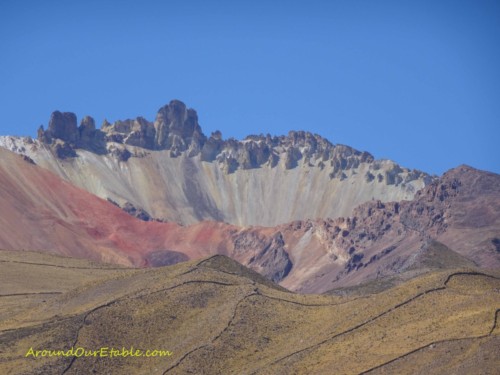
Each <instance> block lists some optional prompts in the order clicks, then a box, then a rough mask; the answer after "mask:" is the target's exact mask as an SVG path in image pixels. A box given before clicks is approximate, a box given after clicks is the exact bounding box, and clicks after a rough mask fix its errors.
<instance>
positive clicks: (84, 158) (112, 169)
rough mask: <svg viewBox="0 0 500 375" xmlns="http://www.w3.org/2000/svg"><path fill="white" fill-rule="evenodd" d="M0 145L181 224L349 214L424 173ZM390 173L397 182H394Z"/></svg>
mask: <svg viewBox="0 0 500 375" xmlns="http://www.w3.org/2000/svg"><path fill="white" fill-rule="evenodd" d="M0 146H2V147H4V148H7V149H9V150H11V151H14V152H17V153H19V154H24V155H26V156H28V157H30V158H31V159H33V160H34V162H35V163H37V164H38V165H40V166H42V167H44V168H47V169H49V170H51V171H52V172H54V173H56V174H57V175H59V176H61V177H62V178H64V179H66V180H67V181H69V182H71V183H73V184H75V185H77V186H79V187H81V188H83V189H85V190H87V191H89V192H91V193H93V194H95V195H97V196H99V197H101V198H103V199H110V200H112V201H114V202H116V203H118V204H119V205H120V206H123V205H124V204H125V203H126V202H130V203H131V204H132V205H134V206H135V207H137V208H142V209H144V210H146V211H147V212H148V213H149V214H150V215H151V216H152V217H154V218H158V219H163V220H168V221H175V222H178V223H181V224H185V225H188V224H192V223H196V222H199V221H202V220H217V221H224V222H228V223H231V224H236V225H240V226H250V225H258V226H275V225H278V224H283V223H288V222H291V221H294V220H304V219H315V218H337V217H341V216H349V215H350V214H351V211H352V210H353V209H354V208H355V207H356V206H358V205H359V204H361V203H363V202H366V201H370V200H381V201H401V200H409V199H412V198H413V196H414V194H415V193H416V191H417V190H419V189H421V188H422V187H424V186H425V182H426V181H425V179H426V178H428V176H427V177H425V176H423V175H418V176H417V177H416V178H414V177H411V173H412V171H410V170H408V169H405V168H401V167H399V166H397V165H396V164H395V163H394V162H392V161H389V160H384V161H374V162H373V161H372V162H361V163H360V164H359V165H358V166H357V167H355V168H351V169H346V170H345V171H344V176H342V178H339V177H332V176H331V168H328V167H324V168H320V166H319V163H320V162H319V160H316V161H314V160H312V161H311V160H308V161H305V160H304V159H300V160H298V162H297V166H295V167H293V168H289V169H287V168H286V167H285V162H286V160H285V159H286V152H282V153H281V154H279V161H278V163H277V164H276V165H274V166H271V165H266V164H264V165H262V166H261V167H259V168H250V169H236V170H235V171H234V172H233V173H227V171H226V170H225V169H224V168H223V164H222V163H219V162H215V161H213V162H206V161H201V159H200V155H199V154H198V155H196V156H191V157H190V156H188V154H187V153H182V154H181V155H180V156H177V157H172V156H171V153H170V152H169V151H168V150H147V149H143V148H140V147H134V146H129V145H124V144H118V143H116V144H114V143H108V144H107V148H108V149H112V148H115V149H116V148H119V149H120V148H121V149H124V148H126V149H127V150H129V151H130V153H131V154H132V156H131V157H130V158H129V159H128V160H127V161H121V160H120V158H118V157H116V156H115V155H113V154H112V153H107V154H102V155H100V154H96V153H93V152H91V151H86V150H83V149H77V150H76V153H77V155H78V156H77V157H74V158H66V159H60V158H57V157H56V156H55V155H54V154H53V153H52V152H51V151H50V150H49V148H48V147H47V146H46V145H45V144H42V143H41V142H39V141H38V140H33V139H31V138H22V137H10V136H2V137H0ZM368 173H369V174H371V175H372V176H373V178H372V179H371V180H370V179H369V178H367V174H368ZM379 175H380V178H379V177H378V176H379ZM394 175H397V176H398V177H397V181H396V182H393V181H392V182H391V181H390V180H391V179H392V178H393V177H391V176H394Z"/></svg>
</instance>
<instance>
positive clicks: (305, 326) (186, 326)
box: [0, 250, 500, 374]
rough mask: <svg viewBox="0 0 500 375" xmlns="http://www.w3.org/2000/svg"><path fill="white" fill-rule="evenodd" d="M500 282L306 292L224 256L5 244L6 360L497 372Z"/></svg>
mask: <svg viewBox="0 0 500 375" xmlns="http://www.w3.org/2000/svg"><path fill="white" fill-rule="evenodd" d="M499 288H500V274H499V273H498V272H495V273H492V272H482V271H481V272H480V271H478V270H475V269H460V270H438V271H433V272H430V273H427V274H425V275H421V276H419V277H416V278H414V279H412V280H410V281H406V282H405V283H402V284H401V285H399V286H396V287H393V288H390V289H388V290H386V291H383V292H381V293H378V294H364V295H362V296H335V295H330V296H327V295H299V294H294V293H291V292H288V291H286V290H284V289H283V288H280V287H278V286H276V285H274V284H272V283H270V282H269V281H267V280H265V279H264V278H262V277H261V276H260V275H258V274H256V273H255V272H252V271H251V270H249V269H246V268H244V267H242V266H241V265H239V264H238V263H236V262H235V261H233V260H231V259H230V258H227V257H225V256H213V257H208V258H204V259H199V260H196V261H189V262H184V263H180V264H177V265H174V266H170V267H161V268H155V269H151V268H149V269H131V268H125V267H116V266H114V267H113V266H110V265H104V264H96V263H92V262H89V261H85V260H76V259H73V258H65V257H60V256H54V255H48V254H42V253H33V252H19V251H4V250H1V251H0V300H1V301H2V304H0V372H1V373H5V374H81V373H85V374H88V373H90V374H92V373H97V374H100V373H106V374H190V373H204V374H220V373H225V374H289V373H293V374H331V373H332V369H334V370H335V372H338V373H342V374H354V373H356V374H384V373H394V374H395V373H397V374H400V373H412V374H451V373H452V374H476V373H484V374H493V373H495V372H496V370H497V369H498V366H499V365H500V362H499V357H498V355H497V354H498V347H499V344H500V340H499V338H500V332H499V324H498V319H499V315H500V314H499V313H500V302H499V298H498V290H499ZM72 349H73V353H75V354H78V353H82V352H83V353H84V352H85V351H87V354H88V355H87V356H85V355H82V356H73V355H71V353H70V351H71V350H72ZM137 350H139V351H140V352H137ZM37 351H38V352H39V353H38V357H35V355H36V353H37ZM52 351H53V352H54V354H56V353H57V351H60V352H62V354H67V356H65V355H62V354H61V355H59V356H56V355H53V356H50V355H49V354H50V352H52ZM148 351H149V352H148ZM154 351H157V352H154ZM159 351H161V352H162V354H163V356H162V357H160V356H159V354H160V352H159ZM94 352H96V353H97V354H96V355H94V354H93V353H94ZM127 352H128V353H127ZM112 353H118V354H121V355H118V356H116V354H113V355H114V356H113V357H111V354H112ZM130 353H134V354H135V355H139V354H141V355H146V353H149V355H151V354H157V356H153V357H145V356H131V355H130ZM124 354H128V355H127V356H124ZM100 355H103V356H102V357H101V356H100Z"/></svg>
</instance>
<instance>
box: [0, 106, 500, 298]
mask: <svg viewBox="0 0 500 375" xmlns="http://www.w3.org/2000/svg"><path fill="white" fill-rule="evenodd" d="M120 134H121V135H120ZM158 134H163V136H159V135H158ZM139 140H140V141H139ZM0 141H1V142H2V145H4V146H5V147H6V148H8V149H11V150H13V151H15V152H17V153H18V154H20V155H15V154H13V153H11V152H9V151H7V150H5V149H1V148H0V172H1V174H0V189H1V191H2V194H1V195H0V207H1V208H2V213H3V214H2V215H1V218H0V220H2V227H1V229H0V246H1V247H2V248H4V249H17V250H20V249H29V250H37V251H45V252H52V253H58V254H63V255H68V256H73V257H78V258H87V259H92V260H95V261H105V262H113V263H117V264H121V265H127V266H135V267H148V266H154V267H156V266H163V265H170V264H174V263H177V262H180V261H187V260H190V259H197V258H201V257H204V256H209V255H214V254H222V255H227V256H230V257H232V258H233V259H235V260H237V261H239V262H240V263H242V264H243V265H245V266H248V267H250V268H252V269H253V270H255V271H257V272H259V273H261V274H262V275H264V276H265V277H267V278H268V279H270V280H273V281H275V282H279V283H280V285H282V286H284V287H286V288H288V289H290V290H294V291H299V292H302V293H323V292H327V291H329V290H331V289H334V288H341V287H342V288H347V287H353V286H356V285H360V284H362V283H366V282H369V281H371V280H374V279H377V280H391V281H390V283H389V284H391V285H392V284H393V283H394V282H396V281H397V282H403V281H404V280H406V279H408V278H409V277H414V276H415V275H417V274H419V273H422V272H425V271H428V270H430V269H436V268H441V269H442V268H449V269H453V268H456V267H464V266H476V267H480V268H486V269H488V268H498V267H499V266H500V250H499V249H500V247H499V246H500V245H499V243H500V215H499V212H500V176H499V175H496V174H493V173H488V172H484V171H479V170H476V169H474V168H471V167H468V166H459V167H457V168H455V169H452V170H450V171H448V172H447V173H445V174H444V175H443V176H442V177H440V178H436V177H434V178H431V177H430V176H428V175H426V174H425V173H422V172H417V171H410V170H407V169H404V168H402V167H399V166H397V164H395V163H393V162H391V161H375V160H373V158H372V157H371V156H370V155H369V154H367V153H361V152H358V151H355V150H353V149H351V148H349V147H347V146H339V145H333V144H331V143H330V142H328V141H326V140H324V139H323V138H321V137H319V136H317V135H311V134H309V133H305V132H292V133H290V134H289V136H287V137H270V136H252V137H247V139H245V140H244V141H241V142H238V141H235V140H227V141H224V140H222V137H221V135H220V134H213V135H212V136H211V137H210V138H207V137H205V136H204V135H203V132H202V131H201V128H200V127H199V125H198V122H197V115H196V112H194V111H193V110H191V109H187V108H186V107H185V105H184V104H182V103H180V102H178V101H173V102H171V103H170V104H168V105H167V106H165V107H162V108H161V109H160V111H159V113H158V115H157V119H156V121H155V122H154V123H149V122H147V121H146V120H144V119H141V118H139V119H136V120H133V121H132V120H127V121H121V122H120V121H118V122H115V123H114V124H109V123H106V122H105V124H103V127H102V128H101V129H100V130H97V129H95V125H94V121H93V120H92V119H91V118H90V117H88V116H87V117H85V118H84V119H83V120H82V122H81V124H80V126H79V127H77V125H76V116H75V115H73V114H71V113H61V112H55V113H54V114H53V115H52V117H51V120H50V122H49V126H48V128H47V130H44V129H43V128H40V129H39V139H38V140H32V139H30V138H16V137H8V136H5V137H2V138H1V139H0ZM215 141H217V142H216V143H217V145H219V146H217V147H215V149H213V147H212V146H213V143H214V142H215ZM61 150H62V151H61ZM64 150H66V151H64ZM209 150H212V151H211V152H209ZM213 150H216V151H213ZM207 153H208V154H210V155H212V156H211V157H208V156H207ZM259 155H260V156H259ZM262 155H266V158H267V159H266V158H264V157H263V156H262ZM290 155H295V156H294V158H295V162H293V163H292V162H291V161H290V160H291V159H290V158H289V156H290ZM228 160H233V161H231V165H232V166H233V167H234V168H229V169H227V168H226V167H227V165H228V164H227V161H228ZM264 160H267V161H266V162H264ZM270 160H271V161H272V160H274V161H275V162H269V161H270ZM337 166H338V168H337ZM376 171H377V172H378V173H375V172H376ZM344 176H345V177H344ZM370 176H372V177H373V178H371V177H370ZM419 186H420V187H422V188H421V189H420V190H418V191H417V190H416V189H417V188H418V187H419ZM96 195H97V196H96ZM99 196H100V197H101V198H99ZM377 197H378V198H384V199H377ZM402 197H408V198H411V200H410V199H408V200H402ZM391 199H392V201H391ZM138 202H139V203H138ZM120 208H121V209H120ZM343 212H347V213H346V214H341V213H343ZM329 213H330V214H331V216H328V215H329ZM133 216H135V218H134V217H133ZM296 217H299V218H300V219H296ZM204 218H208V219H210V220H208V221H207V220H202V219H204ZM139 219H141V220H139ZM229 219H231V220H229ZM225 220H227V221H229V223H228V222H225ZM259 220H262V222H263V224H261V225H260V226H257V225H248V223H252V222H253V221H259ZM286 220H289V221H288V222H287V221H286ZM282 221H283V222H282ZM231 222H234V223H231ZM280 222H281V223H280ZM183 223H184V224H183ZM186 223H190V224H186ZM242 223H247V224H242ZM265 223H279V224H273V225H272V226H271V225H269V226H263V225H264V224H265ZM396 276H397V277H396Z"/></svg>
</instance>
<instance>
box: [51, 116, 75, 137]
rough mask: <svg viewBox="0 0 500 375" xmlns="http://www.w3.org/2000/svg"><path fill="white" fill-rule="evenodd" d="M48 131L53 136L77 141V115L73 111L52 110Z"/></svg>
mask: <svg viewBox="0 0 500 375" xmlns="http://www.w3.org/2000/svg"><path fill="white" fill-rule="evenodd" d="M47 132H48V135H49V136H50V137H52V138H58V139H61V140H63V141H66V142H70V143H75V142H76V141H77V139H78V128H77V126H76V115H75V114H74V113H72V112H59V111H55V112H52V115H51V116H50V120H49V126H48V129H47Z"/></svg>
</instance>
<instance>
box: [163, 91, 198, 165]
mask: <svg viewBox="0 0 500 375" xmlns="http://www.w3.org/2000/svg"><path fill="white" fill-rule="evenodd" d="M154 128H155V130H156V140H155V141H156V142H155V143H156V146H157V148H158V149H166V150H171V154H173V155H174V156H177V155H180V153H181V152H182V151H186V150H188V149H189V151H190V154H191V155H192V156H194V154H198V153H199V152H200V150H201V147H202V146H203V144H204V143H205V141H206V136H205V135H204V134H203V132H202V130H201V127H200V125H199V124H198V115H197V113H196V111H195V110H194V109H191V108H187V107H186V105H185V104H184V103H182V102H181V101H179V100H172V101H171V102H170V103H169V104H167V105H165V106H163V107H161V108H160V110H159V111H158V114H157V115H156V120H155V122H154Z"/></svg>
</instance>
